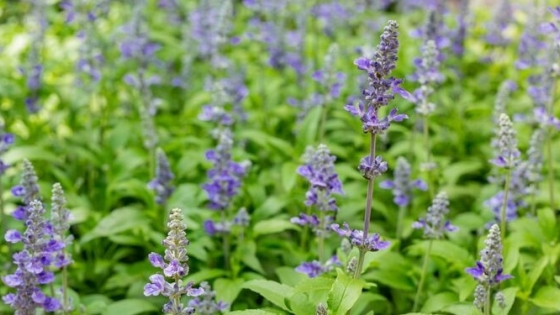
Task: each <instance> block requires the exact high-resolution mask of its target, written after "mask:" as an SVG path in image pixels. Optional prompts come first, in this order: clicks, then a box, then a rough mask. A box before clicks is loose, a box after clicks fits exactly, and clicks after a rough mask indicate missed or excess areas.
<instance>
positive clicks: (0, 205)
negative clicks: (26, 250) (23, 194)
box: [0, 174, 12, 257]
mask: <svg viewBox="0 0 560 315" xmlns="http://www.w3.org/2000/svg"><path fill="white" fill-rule="evenodd" d="M3 188H4V187H3V185H2V174H0V221H2V222H1V223H0V224H1V226H0V228H1V229H2V230H0V233H1V235H5V234H6V231H7V230H8V224H7V222H6V219H7V216H6V214H5V213H4V189H3ZM7 244H8V253H9V254H8V257H12V246H11V243H9V242H7Z"/></svg>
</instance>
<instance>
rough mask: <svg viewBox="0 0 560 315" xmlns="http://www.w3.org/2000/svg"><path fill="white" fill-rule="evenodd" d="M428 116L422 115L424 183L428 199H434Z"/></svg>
mask: <svg viewBox="0 0 560 315" xmlns="http://www.w3.org/2000/svg"><path fill="white" fill-rule="evenodd" d="M428 122H429V121H428V115H424V126H423V130H424V145H425V146H426V148H425V149H426V183H427V184H428V191H429V192H430V198H431V199H433V198H434V191H435V189H434V188H435V187H434V185H432V176H431V172H432V166H431V154H430V129H429V128H428Z"/></svg>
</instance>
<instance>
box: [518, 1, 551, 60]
mask: <svg viewBox="0 0 560 315" xmlns="http://www.w3.org/2000/svg"><path fill="white" fill-rule="evenodd" d="M527 9H529V8H527ZM542 18H543V17H542V16H541V14H540V9H539V8H537V7H536V6H534V7H533V9H532V11H531V15H530V16H529V18H528V19H527V24H526V25H525V28H524V29H523V33H522V34H521V37H520V38H519V46H518V47H517V60H516V62H515V66H516V68H517V69H527V68H531V67H537V66H539V65H541V64H542V63H543V61H544V60H543V58H542V54H541V52H542V51H543V49H545V48H546V43H545V42H544V41H543V39H542V34H541V32H540V28H539V26H540V21H542Z"/></svg>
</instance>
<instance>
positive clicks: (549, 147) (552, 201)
mask: <svg viewBox="0 0 560 315" xmlns="http://www.w3.org/2000/svg"><path fill="white" fill-rule="evenodd" d="M557 83H558V80H556V78H555V79H554V82H553V83H552V89H551V95H550V103H549V104H548V114H549V115H551V116H553V115H554V96H555V95H556V88H557V87H558V84H557ZM552 135H553V134H552V133H551V132H549V134H548V137H547V139H546V140H547V141H546V150H547V155H548V194H549V196H550V207H551V208H552V209H553V210H556V203H555V198H554V156H553V154H552V137H553V136H552Z"/></svg>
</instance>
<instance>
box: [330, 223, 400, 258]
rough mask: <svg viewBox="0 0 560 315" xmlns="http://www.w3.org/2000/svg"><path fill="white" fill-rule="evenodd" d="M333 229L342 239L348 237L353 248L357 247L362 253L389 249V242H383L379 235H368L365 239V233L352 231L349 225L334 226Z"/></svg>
mask: <svg viewBox="0 0 560 315" xmlns="http://www.w3.org/2000/svg"><path fill="white" fill-rule="evenodd" d="M331 229H332V230H333V231H335V232H336V233H338V235H340V236H342V237H347V238H348V240H349V241H350V244H352V246H355V247H357V248H358V249H359V250H360V251H364V252H366V251H369V252H376V251H379V250H382V249H385V248H387V247H389V242H387V241H382V240H381V236H380V235H379V234H377V233H373V234H367V236H366V237H365V238H364V235H366V234H365V233H364V231H361V230H351V229H350V227H349V226H348V224H347V223H344V224H343V228H340V225H339V224H336V223H335V224H332V225H331Z"/></svg>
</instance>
